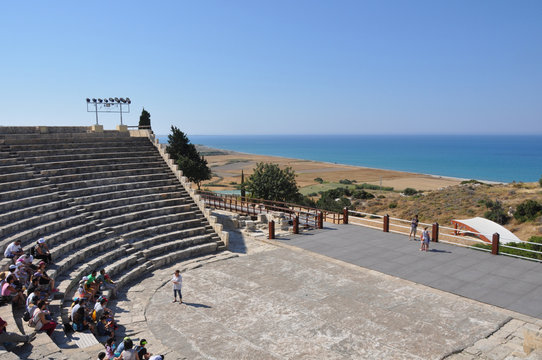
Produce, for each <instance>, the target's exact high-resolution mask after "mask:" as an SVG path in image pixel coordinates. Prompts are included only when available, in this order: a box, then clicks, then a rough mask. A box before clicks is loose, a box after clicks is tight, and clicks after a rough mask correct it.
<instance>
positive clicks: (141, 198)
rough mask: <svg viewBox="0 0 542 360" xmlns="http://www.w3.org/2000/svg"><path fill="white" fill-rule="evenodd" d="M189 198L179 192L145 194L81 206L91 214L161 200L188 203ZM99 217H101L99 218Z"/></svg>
mask: <svg viewBox="0 0 542 360" xmlns="http://www.w3.org/2000/svg"><path fill="white" fill-rule="evenodd" d="M187 197H188V196H184V197H183V196H182V194H181V193H178V192H165V193H155V194H145V195H133V196H128V197H122V198H117V199H111V200H106V201H100V202H94V203H91V204H86V205H81V206H82V207H83V208H84V209H85V210H87V211H89V212H96V211H101V210H105V209H108V208H116V207H123V206H127V205H134V204H138V203H147V202H158V201H160V200H171V199H177V200H179V201H180V202H179V203H181V204H185V203H186V202H187ZM98 217H99V216H98Z"/></svg>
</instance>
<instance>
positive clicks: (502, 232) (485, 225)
mask: <svg viewBox="0 0 542 360" xmlns="http://www.w3.org/2000/svg"><path fill="white" fill-rule="evenodd" d="M452 223H457V224H458V225H459V226H461V224H463V225H466V226H468V227H469V228H470V229H471V230H473V231H475V232H477V233H480V235H482V236H483V237H485V238H486V239H487V241H491V238H492V237H493V234H494V233H498V234H499V236H500V238H499V242H500V243H501V244H507V243H510V242H520V241H521V239H520V238H518V237H517V236H516V235H514V234H513V233H512V232H511V231H510V230H508V229H507V228H505V227H504V226H502V225H499V224H497V223H496V222H493V221H491V220H488V219H484V218H481V217H475V218H472V219H466V220H455V219H454V220H452ZM484 240H485V239H484Z"/></svg>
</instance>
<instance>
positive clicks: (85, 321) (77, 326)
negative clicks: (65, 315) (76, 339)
mask: <svg viewBox="0 0 542 360" xmlns="http://www.w3.org/2000/svg"><path fill="white" fill-rule="evenodd" d="M72 320H73V324H72V328H73V330H74V331H79V332H81V331H85V330H88V329H90V330H91V331H94V325H93V324H92V323H91V320H90V316H89V315H88V314H87V313H86V311H85V307H84V306H82V305H81V306H79V307H78V308H77V310H76V311H75V312H74V313H73V315H72Z"/></svg>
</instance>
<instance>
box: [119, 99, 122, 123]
mask: <svg viewBox="0 0 542 360" xmlns="http://www.w3.org/2000/svg"><path fill="white" fill-rule="evenodd" d="M119 106H120V124H121V125H122V103H121V102H119Z"/></svg>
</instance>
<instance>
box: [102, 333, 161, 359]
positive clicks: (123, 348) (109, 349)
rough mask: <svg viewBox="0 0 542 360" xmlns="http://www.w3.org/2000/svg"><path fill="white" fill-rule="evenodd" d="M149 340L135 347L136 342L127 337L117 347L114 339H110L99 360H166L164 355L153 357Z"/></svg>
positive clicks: (141, 341) (142, 340)
mask: <svg viewBox="0 0 542 360" xmlns="http://www.w3.org/2000/svg"><path fill="white" fill-rule="evenodd" d="M146 345H147V340H145V339H141V340H140V341H139V345H137V346H134V342H133V340H132V339H130V338H129V337H125V338H124V339H123V340H122V341H121V342H120V344H119V346H118V347H116V346H115V343H114V342H113V339H108V340H107V342H106V343H105V351H102V352H100V353H99V354H98V359H99V360H104V359H116V360H164V359H165V356H164V355H153V354H151V353H149V352H148V351H147V348H146Z"/></svg>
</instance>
